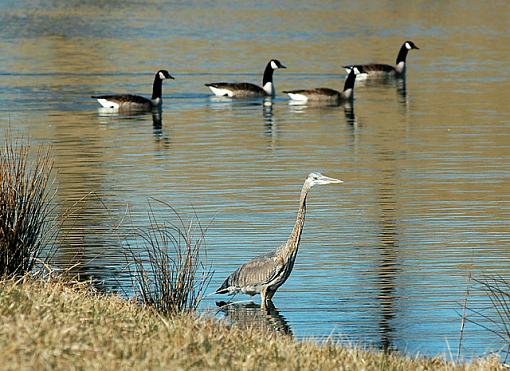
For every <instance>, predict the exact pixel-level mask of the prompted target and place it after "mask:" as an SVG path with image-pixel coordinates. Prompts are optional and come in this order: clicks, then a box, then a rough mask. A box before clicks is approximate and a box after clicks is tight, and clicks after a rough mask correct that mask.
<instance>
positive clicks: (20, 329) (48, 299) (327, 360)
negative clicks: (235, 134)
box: [0, 277, 504, 370]
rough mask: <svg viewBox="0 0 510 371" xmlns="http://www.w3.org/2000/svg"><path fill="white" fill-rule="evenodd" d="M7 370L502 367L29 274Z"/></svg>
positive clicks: (11, 307) (2, 345)
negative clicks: (172, 306)
mask: <svg viewBox="0 0 510 371" xmlns="http://www.w3.org/2000/svg"><path fill="white" fill-rule="evenodd" d="M0 349H1V350H2V351H1V352H0V364H1V365H2V368H3V369H65V370H75V369H101V370H104V369H108V370H110V369H130V370H131V369H132V370H146V369H213V370H225V369H226V370H251V369H253V370H263V369H280V370H309V369H313V370H503V369H504V368H503V366H501V365H500V364H499V363H498V361H497V360H496V359H485V360H478V361H475V362H473V363H470V364H458V365H455V364H453V363H448V362H445V361H443V360H441V359H422V358H415V359H412V358H409V357H401V356H399V355H396V354H385V353H382V352H378V351H374V352H370V351H365V350H360V349H354V348H346V347H341V346H338V345H335V344H333V343H326V344H322V345H317V344H316V343H315V342H312V341H310V342H308V341H305V342H295V341H293V340H292V339H290V338H289V337H286V336H279V335H277V334H273V333H269V332H268V333H265V332H261V331H260V330H255V329H243V330H241V329H239V328H236V327H232V328H229V327H227V326H225V325H223V324H221V323H218V322H216V321H214V320H211V319H204V318H199V317H197V316H196V315H194V314H191V313H182V314H179V315H175V316H173V317H172V318H171V319H168V318H165V317H162V316H161V315H160V314H158V313H157V312H156V311H155V310H153V309H151V308H147V307H141V306H139V305H137V304H136V303H134V302H130V301H125V300H123V299H121V298H119V297H116V296H112V295H106V294H101V293H98V292H94V291H92V290H91V289H90V288H88V287H87V286H86V285H84V284H83V283H82V284H77V283H66V282H62V281H46V282H43V281H34V280H33V279H31V278H28V277H25V278H24V279H21V280H18V281H15V280H13V279H10V280H4V281H1V282H0Z"/></svg>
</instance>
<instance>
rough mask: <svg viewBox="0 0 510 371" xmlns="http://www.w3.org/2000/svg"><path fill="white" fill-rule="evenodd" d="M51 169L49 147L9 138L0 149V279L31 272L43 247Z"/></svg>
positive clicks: (46, 233)
mask: <svg viewBox="0 0 510 371" xmlns="http://www.w3.org/2000/svg"><path fill="white" fill-rule="evenodd" d="M52 167H53V160H52V157H51V156H50V153H49V149H48V148H46V149H43V148H41V147H39V148H38V149H37V150H36V151H31V147H30V144H28V143H27V142H25V141H23V140H14V139H13V138H12V137H10V135H7V137H6V139H5V142H4V144H3V145H2V146H1V147H0V277H2V276H7V277H12V276H16V275H18V276H22V275H23V274H25V273H26V272H30V271H31V270H32V269H33V268H34V266H35V265H36V264H37V262H38V261H39V257H40V256H41V252H42V250H43V248H45V247H46V245H45V244H46V242H47V238H48V237H49V235H50V234H51V231H52V229H51V228H49V221H50V216H51V199H52V194H51V193H50V191H49V190H48V188H49V186H50V185H51V171H52Z"/></svg>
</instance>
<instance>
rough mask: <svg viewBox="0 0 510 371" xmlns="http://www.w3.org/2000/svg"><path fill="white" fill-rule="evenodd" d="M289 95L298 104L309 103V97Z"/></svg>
mask: <svg viewBox="0 0 510 371" xmlns="http://www.w3.org/2000/svg"><path fill="white" fill-rule="evenodd" d="M287 94H288V95H289V98H290V99H292V100H293V101H296V102H302V103H305V102H308V97H307V96H306V95H303V94H297V93H287Z"/></svg>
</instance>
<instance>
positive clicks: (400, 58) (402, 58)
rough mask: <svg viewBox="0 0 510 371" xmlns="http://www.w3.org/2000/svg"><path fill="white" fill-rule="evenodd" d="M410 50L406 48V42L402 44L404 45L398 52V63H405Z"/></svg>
mask: <svg viewBox="0 0 510 371" xmlns="http://www.w3.org/2000/svg"><path fill="white" fill-rule="evenodd" d="M408 52H409V49H407V48H406V43H404V44H403V45H402V47H401V48H400V51H399V52H398V55H397V62H396V64H399V63H400V62H404V63H405V61H406V57H407V53H408Z"/></svg>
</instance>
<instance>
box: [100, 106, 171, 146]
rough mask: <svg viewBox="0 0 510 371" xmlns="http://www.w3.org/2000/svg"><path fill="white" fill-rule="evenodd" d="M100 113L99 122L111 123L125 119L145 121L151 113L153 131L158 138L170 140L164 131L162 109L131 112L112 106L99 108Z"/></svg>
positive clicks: (127, 120)
mask: <svg viewBox="0 0 510 371" xmlns="http://www.w3.org/2000/svg"><path fill="white" fill-rule="evenodd" d="M97 111H98V114H99V122H100V123H101V124H105V125H106V124H111V123H113V122H117V123H119V122H121V121H125V122H126V123H127V122H133V121H135V122H139V123H143V122H146V121H148V120H147V118H148V117H149V115H150V116H151V119H152V132H153V134H154V137H155V138H156V139H157V140H160V139H165V141H168V139H167V138H164V132H163V118H162V111H161V109H154V110H150V111H132V112H129V113H126V112H119V111H118V110H113V109H110V108H105V107H100V108H98V109H97Z"/></svg>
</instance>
